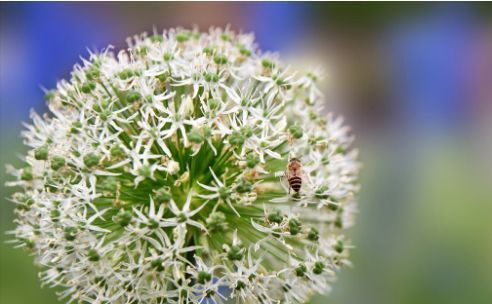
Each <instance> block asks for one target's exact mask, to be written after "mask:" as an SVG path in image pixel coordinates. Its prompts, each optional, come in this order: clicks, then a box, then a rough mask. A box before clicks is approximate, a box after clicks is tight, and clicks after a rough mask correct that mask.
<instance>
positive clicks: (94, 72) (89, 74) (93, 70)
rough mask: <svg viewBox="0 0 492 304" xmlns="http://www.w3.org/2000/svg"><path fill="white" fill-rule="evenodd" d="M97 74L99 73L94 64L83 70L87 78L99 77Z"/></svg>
mask: <svg viewBox="0 0 492 304" xmlns="http://www.w3.org/2000/svg"><path fill="white" fill-rule="evenodd" d="M99 75H100V72H99V69H98V68H97V67H95V66H92V67H90V68H89V69H88V70H87V71H86V72H85V77H87V79H88V80H95V79H97V78H98V77H99Z"/></svg>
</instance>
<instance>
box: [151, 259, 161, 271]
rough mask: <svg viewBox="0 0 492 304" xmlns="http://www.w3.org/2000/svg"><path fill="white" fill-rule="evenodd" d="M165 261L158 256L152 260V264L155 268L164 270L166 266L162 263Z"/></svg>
mask: <svg viewBox="0 0 492 304" xmlns="http://www.w3.org/2000/svg"><path fill="white" fill-rule="evenodd" d="M163 262H164V261H163V260H162V259H161V258H157V259H155V260H153V261H152V262H150V266H151V267H152V268H154V269H155V270H157V271H159V272H161V271H163V270H164V266H163V265H162V263H163Z"/></svg>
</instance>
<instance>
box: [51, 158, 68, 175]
mask: <svg viewBox="0 0 492 304" xmlns="http://www.w3.org/2000/svg"><path fill="white" fill-rule="evenodd" d="M63 166H65V158H63V157H62V156H54V157H53V158H52V159H51V169H53V170H55V171H57V170H58V169H60V168H61V167H63Z"/></svg>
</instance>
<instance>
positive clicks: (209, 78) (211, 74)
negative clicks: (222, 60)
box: [205, 73, 220, 82]
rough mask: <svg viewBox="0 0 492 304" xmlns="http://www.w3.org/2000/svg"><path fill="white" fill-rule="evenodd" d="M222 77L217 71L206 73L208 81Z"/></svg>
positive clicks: (215, 80)
mask: <svg viewBox="0 0 492 304" xmlns="http://www.w3.org/2000/svg"><path fill="white" fill-rule="evenodd" d="M219 79H220V77H219V75H217V74H215V73H206V74H205V81H207V82H218V81H219Z"/></svg>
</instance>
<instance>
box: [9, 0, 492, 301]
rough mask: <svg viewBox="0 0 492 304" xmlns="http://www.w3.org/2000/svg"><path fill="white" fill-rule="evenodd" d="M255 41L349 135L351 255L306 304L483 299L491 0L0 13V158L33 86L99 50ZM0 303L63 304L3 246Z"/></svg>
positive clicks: (13, 138)
mask: <svg viewBox="0 0 492 304" xmlns="http://www.w3.org/2000/svg"><path fill="white" fill-rule="evenodd" d="M193 25H197V26H199V27H200V28H201V29H202V30H206V29H208V27H210V26H226V25H230V27H231V28H233V29H236V30H243V31H253V32H255V33H256V37H257V40H258V43H259V45H260V46H261V48H262V49H263V50H265V51H273V52H280V53H281V54H282V58H283V59H285V61H290V62H292V63H293V64H294V65H298V66H307V67H313V68H314V67H316V66H318V65H320V66H323V67H324V68H325V71H326V76H327V77H326V79H325V81H324V83H323V87H324V90H325V92H326V99H327V107H328V108H329V109H333V110H334V111H336V112H338V113H340V114H343V115H344V116H345V117H346V119H347V121H348V122H349V123H350V124H351V125H352V126H353V132H354V133H355V134H356V136H357V142H356V144H357V146H359V147H360V151H361V157H362V160H363V162H364V165H365V168H364V173H363V177H362V185H363V188H362V189H363V190H362V193H361V195H360V213H359V215H358V221H357V225H356V227H354V228H353V229H351V231H350V232H349V234H350V235H351V237H352V238H353V241H354V243H355V244H356V245H357V247H356V248H355V249H354V250H353V254H352V260H353V264H354V267H353V268H351V269H345V270H344V271H343V272H342V273H341V274H340V276H339V280H338V281H337V283H336V284H335V285H334V290H333V292H332V294H331V295H330V296H329V297H316V298H314V299H313V303H338V304H352V303H364V304H372V303H375V304H376V303H377V304H393V303H403V304H406V303H412V304H413V303H433V304H434V303H447V304H454V303H456V304H458V303H459V304H462V303H487V304H488V303H492V5H491V4H490V3H481V4H477V3H466V4H464V3H258V2H256V3H217V2H214V3H179V4H178V3H124V4H123V3H120V4H116V3H87V4H78V3H1V4H0V107H1V108H0V131H1V136H0V140H1V142H0V157H1V160H0V164H1V165H2V167H3V166H4V165H5V164H6V163H13V164H19V159H18V155H19V154H22V153H23V152H24V151H25V149H24V148H23V147H22V142H21V140H20V138H19V132H20V130H21V129H22V122H23V121H28V114H29V110H30V109H31V108H34V109H35V110H37V111H39V112H44V111H45V110H46V108H45V106H44V102H43V92H42V90H41V87H46V88H52V87H54V86H55V83H56V81H57V80H58V79H61V78H65V77H68V75H69V72H70V70H71V67H72V66H73V64H74V63H75V62H77V61H79V60H80V56H86V55H87V54H88V52H87V50H88V49H91V50H98V49H101V48H103V47H105V46H106V45H108V44H113V45H115V46H117V47H123V46H124V41H125V38H126V37H127V36H130V35H133V34H137V33H140V32H141V31H149V32H151V31H152V29H153V27H155V28H157V29H163V28H168V27H174V26H183V27H191V26H193ZM6 180H8V177H7V176H6V175H5V173H4V169H3V168H2V169H1V170H0V182H1V184H2V186H0V190H1V195H0V197H1V198H2V200H1V202H0V220H1V223H0V232H1V236H0V303H5V304H6V303H9V304H24V303H43V304H44V303H47V304H50V303H53V304H54V303H59V302H58V301H57V299H56V296H55V294H54V292H53V291H52V290H50V289H47V288H41V287H40V286H39V282H38V278H37V275H36V269H35V267H34V266H33V264H32V259H31V258H30V257H28V256H27V254H26V253H25V252H23V251H22V250H15V249H13V248H12V247H11V246H10V245H9V244H6V243H5V241H6V240H7V239H8V236H6V235H5V234H4V231H7V230H9V229H12V227H13V223H12V221H13V216H12V210H13V206H12V204H11V203H9V202H8V201H7V200H6V199H4V198H5V197H7V196H8V195H9V192H10V191H11V189H7V188H5V187H4V186H3V184H4V182H5V181H6Z"/></svg>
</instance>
